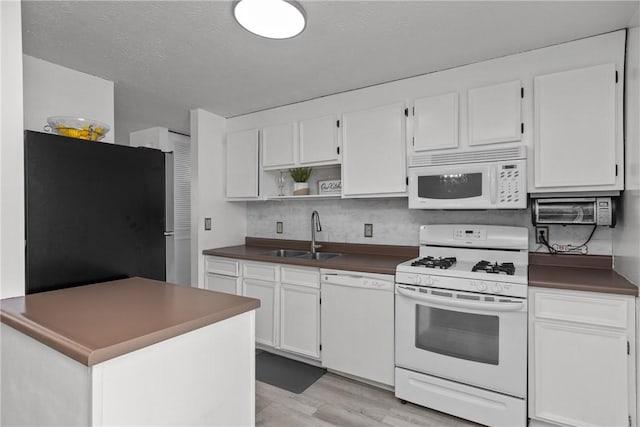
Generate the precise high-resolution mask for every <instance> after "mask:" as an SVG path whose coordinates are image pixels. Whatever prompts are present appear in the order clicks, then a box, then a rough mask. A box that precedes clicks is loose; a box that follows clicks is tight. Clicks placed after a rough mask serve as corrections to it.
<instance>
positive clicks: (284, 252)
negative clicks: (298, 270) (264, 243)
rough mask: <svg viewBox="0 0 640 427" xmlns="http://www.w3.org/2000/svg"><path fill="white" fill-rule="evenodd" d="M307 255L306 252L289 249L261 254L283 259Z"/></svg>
mask: <svg viewBox="0 0 640 427" xmlns="http://www.w3.org/2000/svg"><path fill="white" fill-rule="evenodd" d="M307 253H308V252H306V251H294V250H291V249H275V250H273V251H267V252H263V253H262V254H261V255H266V256H277V257H284V258H295V257H299V256H300V255H306V254H307Z"/></svg>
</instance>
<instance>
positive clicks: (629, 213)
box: [613, 13, 640, 285]
mask: <svg viewBox="0 0 640 427" xmlns="http://www.w3.org/2000/svg"><path fill="white" fill-rule="evenodd" d="M637 16H638V13H636V20H637ZM636 25H637V24H636ZM626 76H627V77H626V82H625V83H626V87H625V104H626V105H625V135H626V141H625V162H626V168H625V170H626V175H625V191H624V192H623V193H622V197H621V201H622V206H621V208H622V209H621V211H620V212H619V215H618V220H619V221H618V226H617V227H616V228H615V232H614V237H613V254H614V268H615V270H616V271H617V272H618V273H620V274H622V275H623V276H625V277H626V278H627V279H629V280H630V281H632V282H633V283H635V284H636V285H640V27H638V26H636V27H634V28H630V29H629V32H628V35H627V72H626Z"/></svg>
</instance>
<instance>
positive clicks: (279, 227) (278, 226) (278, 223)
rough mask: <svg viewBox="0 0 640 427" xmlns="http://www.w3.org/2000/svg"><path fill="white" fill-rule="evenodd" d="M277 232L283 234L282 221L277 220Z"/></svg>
mask: <svg viewBox="0 0 640 427" xmlns="http://www.w3.org/2000/svg"><path fill="white" fill-rule="evenodd" d="M276 233H278V234H282V222H280V221H278V222H276Z"/></svg>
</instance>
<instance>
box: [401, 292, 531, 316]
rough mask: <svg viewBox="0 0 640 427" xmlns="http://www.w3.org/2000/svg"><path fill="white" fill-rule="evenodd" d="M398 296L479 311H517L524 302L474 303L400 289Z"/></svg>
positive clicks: (522, 306)
mask: <svg viewBox="0 0 640 427" xmlns="http://www.w3.org/2000/svg"><path fill="white" fill-rule="evenodd" d="M396 290H397V291H398V293H399V294H400V295H404V296H406V297H408V298H411V299H415V300H419V301H425V302H430V303H433V304H437V305H440V306H443V307H458V308H469V309H474V310H480V311H519V310H521V309H522V308H524V305H525V302H524V301H522V302H476V301H460V300H456V299H453V298H447V297H434V296H431V295H421V294H418V293H416V292H417V291H411V292H409V291H407V290H404V289H402V288H396Z"/></svg>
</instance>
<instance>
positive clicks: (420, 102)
mask: <svg viewBox="0 0 640 427" xmlns="http://www.w3.org/2000/svg"><path fill="white" fill-rule="evenodd" d="M413 108H414V113H413V115H414V117H413V133H414V137H413V150H414V151H426V150H439V149H443V148H456V147H457V146H458V93H457V92H453V93H446V94H444V95H439V96H430V97H427V98H421V99H417V100H416V101H415V103H414V107H413Z"/></svg>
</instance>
